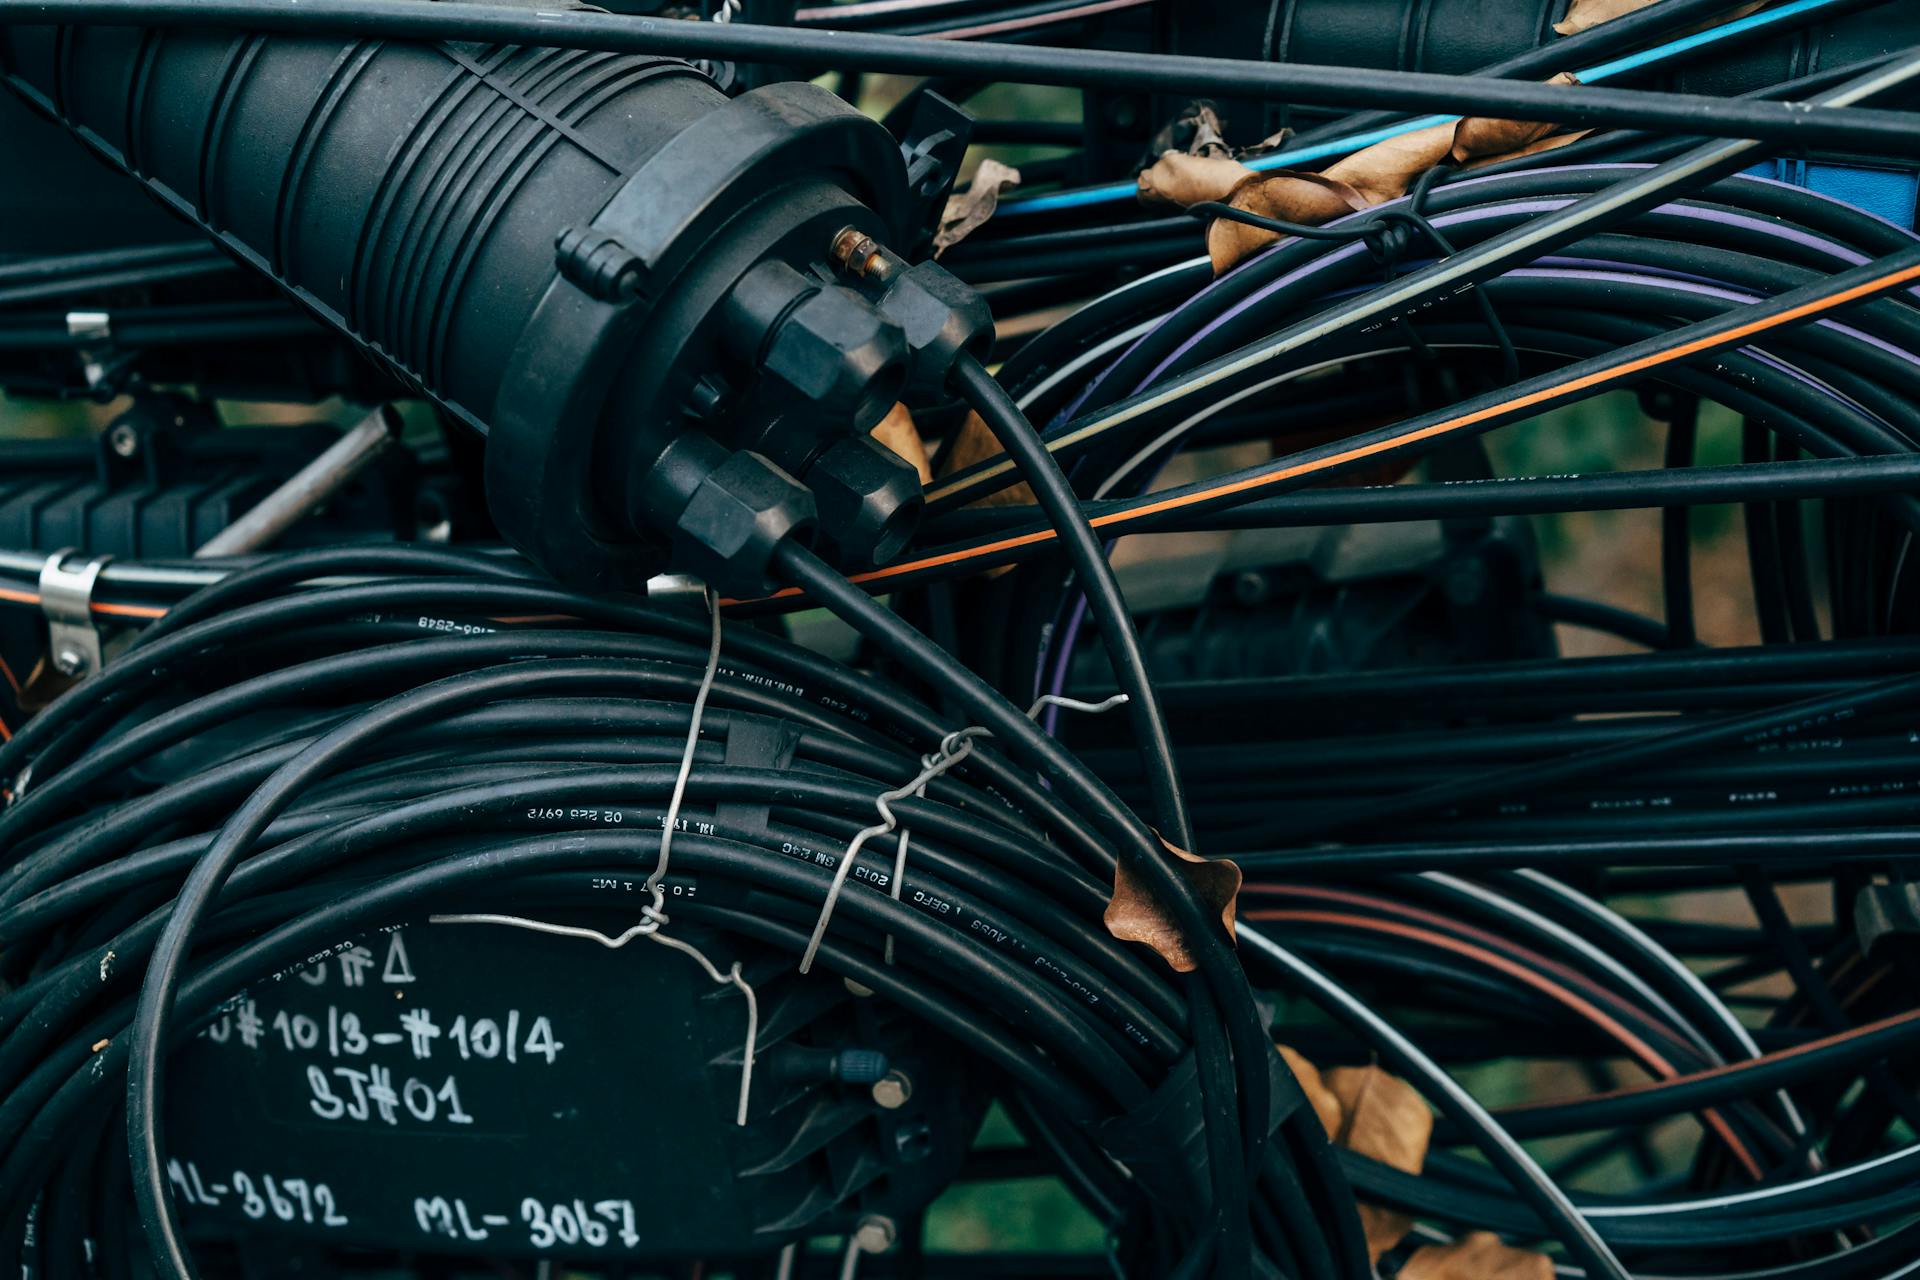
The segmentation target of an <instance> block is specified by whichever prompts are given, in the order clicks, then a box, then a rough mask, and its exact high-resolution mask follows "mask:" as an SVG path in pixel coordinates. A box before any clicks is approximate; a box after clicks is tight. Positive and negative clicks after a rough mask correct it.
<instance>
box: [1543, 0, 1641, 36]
mask: <svg viewBox="0 0 1920 1280" xmlns="http://www.w3.org/2000/svg"><path fill="white" fill-rule="evenodd" d="M1653 3H1655V0H1573V3H1572V4H1571V5H1569V6H1568V8H1567V16H1566V17H1565V18H1562V19H1561V20H1560V21H1559V22H1556V23H1554V24H1553V29H1554V31H1556V32H1557V33H1559V34H1560V35H1563V36H1577V35H1579V34H1580V33H1581V32H1582V31H1585V30H1586V29H1587V28H1589V27H1597V26H1599V25H1600V24H1601V23H1603V22H1612V21H1613V20H1614V19H1615V18H1624V17H1625V16H1626V15H1627V14H1629V13H1633V12H1635V11H1637V10H1640V9H1644V8H1646V7H1647V6H1648V5H1650V4H1653Z"/></svg>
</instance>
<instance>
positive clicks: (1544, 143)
mask: <svg viewBox="0 0 1920 1280" xmlns="http://www.w3.org/2000/svg"><path fill="white" fill-rule="evenodd" d="M1592 134H1593V130H1591V129H1577V130H1575V131H1574V132H1572V133H1556V134H1554V135H1553V136H1551V137H1547V138H1542V139H1540V140H1539V141H1538V142H1531V143H1528V144H1527V145H1526V146H1524V147H1521V148H1520V149H1519V150H1517V151H1509V152H1507V153H1505V154H1504V155H1497V156H1481V157H1480V158H1479V159H1478V160H1473V161H1469V162H1468V163H1467V164H1465V165H1463V166H1461V167H1462V168H1466V169H1479V168H1482V167H1484V166H1486V165H1490V164H1499V163H1500V162H1501V161H1502V160H1518V159H1519V158H1520V157H1521V156H1532V155H1538V154H1540V153H1541V152H1542V151H1555V150H1558V149H1559V148H1561V147H1564V146H1566V145H1567V144H1568V143H1570V142H1578V141H1580V139H1582V138H1586V137H1590V136H1592Z"/></svg>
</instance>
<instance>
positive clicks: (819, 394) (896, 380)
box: [761, 285, 907, 432]
mask: <svg viewBox="0 0 1920 1280" xmlns="http://www.w3.org/2000/svg"><path fill="white" fill-rule="evenodd" d="M761 367H762V368H763V370H764V371H765V372H766V373H767V374H769V375H771V376H772V377H774V378H777V379H778V380H779V381H780V382H781V384H783V385H784V386H785V387H786V388H787V389H788V390H790V391H792V392H793V394H795V395H797V396H799V397H800V398H801V399H803V400H806V401H808V402H809V403H811V404H812V405H814V406H816V407H817V408H818V409H819V410H820V411H821V412H822V413H824V414H826V415H827V416H828V417H830V418H833V419H836V420H844V421H845V422H847V423H848V425H849V426H851V427H852V429H853V430H855V431H859V432H867V431H871V430H872V429H873V428H874V427H875V426H876V425H877V424H878V423H879V421H880V419H882V418H884V417H886V416H887V411H888V410H889V409H891V408H893V406H894V405H895V404H897V403H899V400H900V392H901V389H902V388H903V387H905V386H906V381H907V340H906V337H905V335H903V334H902V333H901V332H900V326H899V325H897V324H895V323H894V322H893V321H891V320H889V319H887V318H886V317H885V316H883V315H881V314H880V312H879V311H878V309H876V308H875V307H874V306H873V304H872V303H870V302H868V301H867V300H866V299H865V298H862V297H861V296H860V295H859V294H857V293H855V292H853V290H851V289H846V288H842V287H841V286H839V285H829V286H827V287H825V288H822V289H821V290H819V292H817V293H815V294H813V295H812V296H811V297H809V298H807V299H806V300H805V301H804V302H802V303H800V304H799V305H798V306H796V307H794V308H793V310H791V311H789V312H788V313H787V314H786V316H785V317H783V318H782V319H781V321H780V323H779V325H778V327H777V328H775V330H774V331H773V335H772V338H771V340H770V341H769V342H768V343H767V347H766V352H765V354H764V355H763V356H762V357H761Z"/></svg>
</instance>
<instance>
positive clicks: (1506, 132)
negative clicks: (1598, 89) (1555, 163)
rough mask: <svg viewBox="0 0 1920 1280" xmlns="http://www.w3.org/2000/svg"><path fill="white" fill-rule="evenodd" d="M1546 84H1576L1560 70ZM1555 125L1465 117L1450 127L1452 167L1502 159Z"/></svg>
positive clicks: (1522, 148) (1569, 85)
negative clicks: (1491, 159) (1484, 160)
mask: <svg viewBox="0 0 1920 1280" xmlns="http://www.w3.org/2000/svg"><path fill="white" fill-rule="evenodd" d="M1547 83H1548V84H1550V85H1554V86H1556V87H1559V88H1563V89H1564V88H1569V87H1571V86H1573V85H1575V84H1577V83H1579V82H1578V81H1577V80H1575V79H1574V78H1573V77H1572V76H1571V75H1569V74H1567V73H1566V72H1564V71H1562V72H1561V73H1560V74H1559V75H1557V76H1555V77H1553V79H1551V80H1549V81H1547ZM1556 127H1557V126H1555V125H1551V124H1541V123H1537V122H1535V121H1531V120H1496V119H1493V118H1492V117H1490V116H1468V117H1467V118H1466V119H1464V120H1461V121H1460V122H1459V123H1458V124H1456V125H1455V126H1454V130H1453V147H1452V148H1451V150H1450V151H1449V153H1448V154H1450V155H1451V156H1452V158H1453V162H1454V163H1455V164H1466V163H1467V162H1468V161H1469V160H1480V159H1483V158H1486V157H1491V156H1499V157H1501V158H1503V159H1504V158H1505V157H1507V156H1510V155H1514V154H1516V153H1519V152H1522V151H1524V150H1525V149H1526V148H1528V147H1531V146H1533V145H1534V144H1535V143H1537V142H1539V141H1540V140H1541V139H1542V138H1545V137H1547V136H1548V135H1549V134H1551V133H1552V132H1553V131H1554V129H1555V128H1556Z"/></svg>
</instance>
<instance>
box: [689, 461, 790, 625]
mask: <svg viewBox="0 0 1920 1280" xmlns="http://www.w3.org/2000/svg"><path fill="white" fill-rule="evenodd" d="M814 518H815V512H814V502H813V494H812V493H811V492H810V491H809V490H808V489H807V487H806V486H805V485H803V484H801V483H800V482H799V481H798V480H795V479H794V478H793V477H792V476H790V475H788V474H787V473H786V472H784V471H782V470H781V469H780V468H779V467H777V466H775V465H774V464H773V463H772V462H769V461H768V460H767V459H765V458H763V457H761V456H760V455H759V454H757V453H748V452H746V451H744V450H742V451H741V452H739V453H734V454H731V455H729V456H728V458H727V460H726V461H725V462H722V463H721V464H720V465H719V466H717V467H715V468H714V469H713V471H712V472H711V473H710V474H709V475H708V476H707V477H706V478H705V479H703V480H701V481H700V482H699V484H698V485H697V486H695V488H694V490H693V496H692V497H691V498H690V499H688V501H687V505H686V507H685V508H684V509H683V510H682V511H681V512H680V515H679V517H678V518H677V519H676V520H675V521H674V523H673V559H674V568H675V569H676V570H678V571H679V572H682V573H690V574H693V575H694V576H695V577H698V578H700V579H701V580H703V581H705V582H706V583H708V584H709V585H710V586H713V587H715V588H716V589H718V590H720V591H724V592H727V593H728V594H730V595H751V594H756V593H758V592H761V591H764V590H765V589H766V587H767V567H768V565H769V564H770V563H771V562H772V560H773V553H774V549H775V548H776V547H778V546H779V545H780V544H781V543H782V542H783V541H785V540H786V539H787V538H789V537H795V536H804V535H805V534H807V533H808V532H810V531H811V530H812V528H813V523H814Z"/></svg>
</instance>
